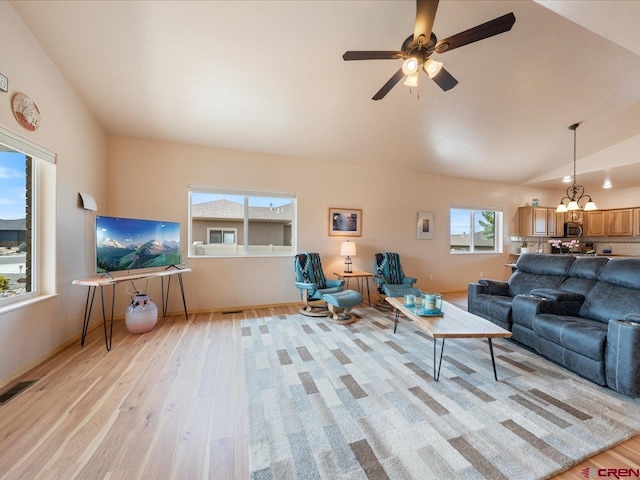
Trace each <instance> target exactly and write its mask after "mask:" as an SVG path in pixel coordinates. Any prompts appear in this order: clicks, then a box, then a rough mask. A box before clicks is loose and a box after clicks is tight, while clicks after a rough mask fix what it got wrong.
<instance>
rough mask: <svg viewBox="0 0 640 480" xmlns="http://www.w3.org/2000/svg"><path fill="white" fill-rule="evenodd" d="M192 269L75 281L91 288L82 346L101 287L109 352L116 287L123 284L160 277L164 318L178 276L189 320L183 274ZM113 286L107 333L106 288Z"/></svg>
mask: <svg viewBox="0 0 640 480" xmlns="http://www.w3.org/2000/svg"><path fill="white" fill-rule="evenodd" d="M190 271H191V269H190V268H180V269H177V270H173V269H170V270H158V271H153V272H140V273H130V274H127V275H117V276H111V275H109V276H108V277H107V276H105V275H102V276H99V277H89V278H82V279H79V280H74V281H73V282H72V283H73V285H80V286H85V287H89V290H88V292H87V301H86V303H85V306H84V319H83V321H82V340H81V343H80V345H82V346H84V341H85V339H86V337H87V330H88V328H89V319H90V318H91V310H92V309H93V300H94V298H95V295H96V289H97V288H98V287H100V301H101V303H102V324H103V326H104V342H105V344H106V347H107V351H110V350H111V339H112V338H113V310H114V305H115V298H116V285H117V284H118V283H122V282H130V281H134V280H141V279H144V278H157V277H160V281H161V286H160V288H161V291H162V316H163V317H166V316H167V307H168V303H169V290H170V288H171V277H172V276H173V275H177V276H178V281H179V282H180V293H181V294H182V306H183V307H184V316H185V318H187V319H188V318H189V314H188V312H187V302H186V300H185V298H184V284H183V283H182V274H183V273H187V272H190ZM165 277H168V280H167V291H166V294H165V288H164V278H165ZM109 285H111V325H110V328H109V331H108V332H107V315H106V311H105V305H104V288H105V287H108V286H109Z"/></svg>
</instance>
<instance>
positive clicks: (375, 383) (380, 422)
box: [242, 308, 640, 480]
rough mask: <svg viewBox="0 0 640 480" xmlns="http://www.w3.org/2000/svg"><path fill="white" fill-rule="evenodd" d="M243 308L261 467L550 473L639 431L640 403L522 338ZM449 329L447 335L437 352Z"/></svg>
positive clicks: (253, 453) (306, 472)
mask: <svg viewBox="0 0 640 480" xmlns="http://www.w3.org/2000/svg"><path fill="white" fill-rule="evenodd" d="M358 312H360V317H361V318H360V319H359V321H358V322H357V323H354V324H351V325H334V324H331V323H328V322H327V321H326V319H324V318H311V317H305V316H303V315H283V316H278V317H268V318H259V319H251V320H244V321H243V322H242V336H243V338H242V341H243V348H244V359H245V366H246V381H247V391H248V396H249V400H248V403H249V407H248V408H249V412H248V413H249V425H250V426H249V457H250V458H249V463H250V465H249V466H250V471H251V478H255V479H269V478H273V479H278V480H280V479H288V478H291V479H293V478H300V479H336V478H344V479H364V478H370V479H385V478H390V479H483V478H485V479H491V480H497V479H518V480H521V479H539V478H546V477H549V476H551V475H553V474H556V473H559V472H561V471H563V470H566V469H567V468H569V467H571V466H573V465H574V464H575V463H577V462H579V461H582V460H584V459H585V458H588V457H590V456H592V455H593V454H595V453H597V452H598V451H600V450H603V449H605V448H609V447H611V446H612V445H615V444H617V443H619V442H621V441H623V440H626V439H628V438H629V437H631V436H633V435H635V434H638V433H639V432H640V402H639V401H637V400H633V399H629V398H627V397H624V396H622V395H619V394H617V393H615V392H612V391H611V390H608V389H605V388H600V387H598V386H597V385H595V384H593V383H591V382H588V381H586V380H584V379H582V378H580V377H578V376H577V375H574V374H572V373H571V372H569V371H567V370H565V369H563V368H561V367H558V366H556V365H555V364H553V363H551V362H549V361H547V360H544V359H543V358H541V357H539V356H537V355H535V354H533V353H531V352H529V351H527V350H525V349H523V348H520V347H518V346H517V345H516V344H514V343H512V342H509V341H506V340H502V339H497V340H494V342H493V345H494V350H495V354H496V364H497V369H498V379H499V381H498V382H496V381H495V380H494V378H493V369H492V367H491V357H490V353H489V347H488V343H487V341H486V340H482V339H468V340H466V339H465V340H447V342H446V344H445V351H444V360H443V363H442V371H441V374H440V381H439V382H435V381H434V380H433V376H432V371H433V363H432V362H433V360H432V358H433V344H432V340H431V338H430V337H428V336H427V335H426V334H425V333H424V332H423V331H422V330H420V329H419V328H418V327H417V326H416V325H415V324H413V323H412V322H410V321H408V320H407V319H405V318H403V317H401V320H400V324H399V326H398V332H397V333H396V334H395V335H394V334H393V316H392V314H391V313H384V312H379V311H378V310H376V309H374V308H359V309H358ZM439 351H440V341H439V342H438V355H439Z"/></svg>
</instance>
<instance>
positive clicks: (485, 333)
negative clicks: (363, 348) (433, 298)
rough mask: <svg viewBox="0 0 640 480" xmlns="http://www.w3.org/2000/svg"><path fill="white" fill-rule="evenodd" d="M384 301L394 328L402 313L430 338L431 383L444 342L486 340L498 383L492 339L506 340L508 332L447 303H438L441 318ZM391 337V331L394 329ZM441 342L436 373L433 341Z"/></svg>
mask: <svg viewBox="0 0 640 480" xmlns="http://www.w3.org/2000/svg"><path fill="white" fill-rule="evenodd" d="M385 300H386V301H387V302H388V303H390V304H391V306H392V307H394V308H395V310H396V324H395V326H396V327H397V326H398V316H399V315H400V313H401V312H402V313H403V314H404V315H405V316H406V317H407V318H409V319H411V320H413V321H414V322H415V323H416V324H417V325H418V326H419V327H420V328H422V330H424V331H425V332H427V334H429V336H430V337H431V338H433V379H434V380H435V381H436V382H437V381H438V380H439V379H440V367H441V366H442V353H443V352H444V341H445V340H446V339H447V338H486V339H487V340H489V351H490V352H491V363H492V364H493V376H494V378H495V379H496V381H497V380H498V374H497V372H496V360H495V357H494V356H493V344H492V343H491V339H492V338H509V337H511V332H510V331H509V330H505V329H504V328H501V327H499V326H498V325H496V324H494V323H491V322H490V321H488V320H485V319H484V318H480V317H478V316H477V315H474V314H473V313H469V312H466V311H464V310H462V309H460V308H458V307H456V306H454V305H451V304H450V303H449V302H445V301H443V302H442V313H443V316H441V317H427V316H421V315H420V314H419V313H416V312H419V308H420V307H418V309H416V308H413V307H405V305H404V298H403V297H386V298H385ZM393 331H394V333H395V328H394V330H393ZM438 338H441V339H442V346H441V348H440V361H439V363H438V369H437V371H436V343H437V339H438Z"/></svg>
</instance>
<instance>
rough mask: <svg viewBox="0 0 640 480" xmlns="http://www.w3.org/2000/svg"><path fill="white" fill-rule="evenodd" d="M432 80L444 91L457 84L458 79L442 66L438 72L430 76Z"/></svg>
mask: <svg viewBox="0 0 640 480" xmlns="http://www.w3.org/2000/svg"><path fill="white" fill-rule="evenodd" d="M432 80H433V81H434V82H436V84H437V85H438V86H439V87H440V88H441V89H442V90H444V91H445V92H446V91H447V90H451V89H452V88H453V87H455V86H456V85H457V84H458V80H456V79H455V78H454V77H453V75H451V74H450V73H449V72H447V71H446V70H445V68H444V67H442V68H441V69H440V71H439V72H438V74H437V75H436V76H435V77H433V78H432Z"/></svg>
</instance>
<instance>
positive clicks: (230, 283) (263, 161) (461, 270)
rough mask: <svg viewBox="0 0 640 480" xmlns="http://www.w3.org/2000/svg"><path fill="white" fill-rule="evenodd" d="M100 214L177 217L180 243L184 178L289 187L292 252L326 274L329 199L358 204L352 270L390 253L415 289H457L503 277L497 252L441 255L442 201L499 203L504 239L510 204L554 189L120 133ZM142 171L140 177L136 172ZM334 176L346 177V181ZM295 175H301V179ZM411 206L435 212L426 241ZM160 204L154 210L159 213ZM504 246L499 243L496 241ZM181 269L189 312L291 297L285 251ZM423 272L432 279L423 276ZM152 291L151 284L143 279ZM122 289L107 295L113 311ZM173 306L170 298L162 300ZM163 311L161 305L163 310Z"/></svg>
mask: <svg viewBox="0 0 640 480" xmlns="http://www.w3.org/2000/svg"><path fill="white" fill-rule="evenodd" d="M108 144H109V148H108V151H109V154H108V158H109V171H108V189H109V198H110V203H109V207H110V208H109V212H103V213H106V214H109V215H116V216H118V215H119V216H129V217H136V218H145V217H149V218H156V217H158V216H161V217H162V218H163V219H167V220H172V221H178V222H181V224H182V226H183V229H182V241H183V243H184V244H185V245H186V242H187V224H188V218H187V215H188V213H187V205H188V197H187V191H188V186H189V185H190V184H192V185H199V186H215V187H236V188H245V189H255V190H274V191H283V192H297V195H298V215H297V220H298V251H317V252H319V253H320V254H321V255H322V260H323V266H324V269H325V272H326V273H327V275H328V276H330V277H332V276H333V275H332V273H333V272H341V271H342V270H343V262H344V259H343V258H341V257H340V256H339V255H338V252H339V250H340V242H341V241H342V240H345V239H346V237H330V236H329V235H328V209H329V207H344V208H361V209H362V210H363V216H362V218H363V223H362V232H363V234H362V237H359V238H353V240H354V241H355V242H356V244H357V249H358V255H357V256H355V257H354V258H353V268H354V269H355V270H368V271H371V268H372V263H373V254H374V253H376V252H378V251H389V250H391V251H397V252H399V253H400V254H401V255H402V261H403V266H404V270H405V272H406V273H407V274H408V275H411V276H415V277H417V278H418V279H419V281H418V284H417V286H418V287H419V288H421V289H423V290H439V291H452V290H464V289H466V285H467V283H468V282H470V281H475V280H477V278H478V277H479V276H480V274H481V273H482V274H483V275H484V276H485V277H492V278H507V277H508V274H509V272H510V270H509V269H508V268H506V267H505V266H504V263H505V262H506V260H507V254H506V253H505V254H479V255H450V254H449V235H448V233H449V208H450V207H451V206H453V205H456V206H461V205H462V206H474V207H502V208H504V218H505V226H506V229H505V232H504V241H505V247H507V246H508V243H507V242H508V236H509V229H510V228H511V224H512V222H513V221H514V220H513V219H514V216H515V215H516V213H517V207H518V206H521V205H524V204H525V203H526V202H531V199H532V198H534V197H537V198H540V200H541V201H542V202H545V201H547V202H550V204H552V205H553V204H555V203H556V201H557V198H556V197H558V198H559V196H558V195H559V194H558V193H557V192H541V191H540V190H538V189H532V188H526V187H518V186H512V185H504V184H499V183H489V182H479V181H471V180H462V179H456V178H447V177H435V176H430V175H425V174H416V173H414V172H401V171H398V170H393V169H391V168H389V169H387V170H378V169H376V170H372V169H367V168H363V167H359V166H346V165H338V164H332V163H330V162H318V161H314V160H309V159H303V158H287V157H278V156H271V155H262V154H256V153H249V152H239V151H230V150H224V149H220V148H206V147H198V146H188V145H180V144H172V143H161V142H152V141H145V140H137V139H131V138H124V137H109V141H108ZM140 178H144V181H143V182H140V181H139V179H140ZM344 178H349V179H351V180H350V181H349V182H348V183H347V184H345V182H344V181H343V179H344ZM301 179H302V180H301ZM418 211H430V212H434V214H435V232H436V233H435V239H434V240H417V239H416V221H417V212H418ZM160 212H161V213H160ZM505 250H506V249H505ZM188 266H189V267H190V268H192V269H193V272H192V273H190V274H188V275H186V276H185V285H186V288H187V301H188V306H189V308H190V309H192V310H204V309H208V308H226V307H238V306H245V305H261V304H272V303H284V302H295V301H297V300H298V299H299V296H298V292H297V290H296V289H295V287H294V286H293V272H292V269H293V260H292V258H291V257H285V258H191V259H189V265H188ZM431 277H432V278H433V279H432V280H431ZM150 289H151V290H152V291H153V293H154V296H155V297H157V298H159V295H160V293H159V290H158V287H157V286H155V285H153V286H152V285H150ZM123 297H126V296H120V298H118V299H117V301H118V303H119V305H118V306H117V309H118V312H120V311H124V308H125V307H126V303H125V302H126V300H127V299H126V298H123ZM172 304H173V309H174V310H175V309H176V308H177V307H176V306H177V305H178V302H177V299H175V298H174V299H172ZM170 309H171V308H170Z"/></svg>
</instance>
